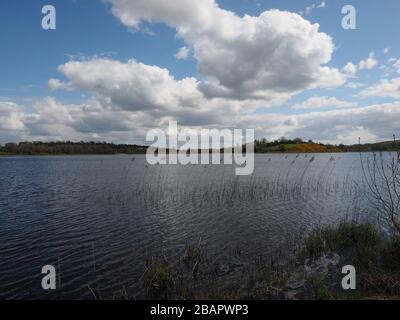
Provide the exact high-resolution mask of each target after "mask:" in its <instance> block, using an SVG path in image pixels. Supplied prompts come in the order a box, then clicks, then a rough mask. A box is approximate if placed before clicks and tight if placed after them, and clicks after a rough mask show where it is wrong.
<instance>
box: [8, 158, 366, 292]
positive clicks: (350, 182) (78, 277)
mask: <svg viewBox="0 0 400 320" xmlns="http://www.w3.org/2000/svg"><path fill="white" fill-rule="evenodd" d="M364 156H367V155H364ZM0 169H1V184H0V257H1V259H0V298H2V299H4V298H6V299H21V298H27V299H34V298H52V299H53V298H72V299H78V298H81V299H86V298H87V299H90V298H91V297H92V295H91V292H90V290H89V289H88V286H91V287H96V288H100V289H99V290H102V292H104V295H105V296H108V297H109V296H110V294H111V293H112V292H113V291H115V290H118V288H121V286H124V287H125V288H126V290H127V291H129V294H130V295H131V296H133V297H135V296H138V297H140V290H141V288H140V285H139V284H138V280H139V279H140V277H141V275H142V274H143V270H144V268H145V262H146V259H148V258H149V257H151V256H157V255H165V256H167V257H168V258H169V259H174V257H177V256H179V255H180V254H181V253H182V250H184V248H185V246H186V245H187V244H190V243H197V242H199V241H200V239H201V243H202V246H203V247H205V248H206V250H207V254H208V255H209V256H210V257H212V258H214V259H216V260H218V259H219V258H220V257H223V256H224V255H225V254H226V253H227V252H228V251H229V250H231V249H235V248H240V250H241V251H242V252H243V254H245V255H247V256H248V257H252V256H253V255H255V254H259V253H262V254H265V255H268V254H269V253H272V252H274V250H276V249H277V248H278V247H279V246H281V245H284V244H288V243H289V244H290V243H293V242H296V241H299V239H301V237H303V236H304V235H305V234H306V233H307V232H308V231H309V230H311V229H312V228H314V227H316V226H318V225H321V224H327V223H335V222H337V221H339V220H341V219H364V218H368V217H371V216H372V215H373V210H371V208H370V207H371V206H370V204H369V203H368V201H367V200H366V197H365V191H364V190H363V189H362V188H361V187H360V181H361V167H360V155H359V154H356V153H348V154H315V155H307V154H300V155H296V154H288V155H279V154H276V155H275V154H274V155H269V154H268V155H256V157H255V171H254V174H253V175H251V176H247V177H246V176H242V177H237V176H235V173H234V172H235V171H234V169H235V167H234V166H229V165H208V166H204V165H188V166H180V165H168V166H147V165H146V160H145V156H135V157H134V158H133V157H132V156H127V155H118V156H70V157H62V156H54V157H2V158H0ZM47 264H51V265H54V266H56V268H57V270H58V272H59V274H60V278H59V279H58V280H59V281H60V283H61V289H60V290H57V291H56V292H46V291H44V290H42V289H41V279H42V277H43V275H42V274H41V268H42V266H44V265H47ZM107 294H109V295H107Z"/></svg>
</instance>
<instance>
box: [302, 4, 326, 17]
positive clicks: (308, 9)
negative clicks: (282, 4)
mask: <svg viewBox="0 0 400 320" xmlns="http://www.w3.org/2000/svg"><path fill="white" fill-rule="evenodd" d="M321 8H326V1H322V2H321V3H320V4H315V3H313V4H312V5H310V6H307V7H306V8H305V9H304V11H300V14H301V15H309V14H311V12H313V11H314V9H321Z"/></svg>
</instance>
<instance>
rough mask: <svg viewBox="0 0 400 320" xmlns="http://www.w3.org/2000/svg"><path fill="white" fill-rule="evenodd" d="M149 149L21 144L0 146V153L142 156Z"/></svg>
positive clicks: (94, 144) (91, 144)
mask: <svg viewBox="0 0 400 320" xmlns="http://www.w3.org/2000/svg"><path fill="white" fill-rule="evenodd" d="M146 150H147V147H145V146H140V145H129V144H118V145H117V144H113V143H106V142H93V141H92V142H83V141H81V142H71V141H66V142H41V141H37V142H20V143H6V144H5V145H4V146H1V145H0V152H2V153H6V154H7V153H8V154H24V155H35V154H55V155H56V154H67V155H69V154H110V155H111V154H141V153H145V152H146Z"/></svg>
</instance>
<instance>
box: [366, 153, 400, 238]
mask: <svg viewBox="0 0 400 320" xmlns="http://www.w3.org/2000/svg"><path fill="white" fill-rule="evenodd" d="M367 157H368V156H367ZM360 160H361V167H362V172H363V181H364V184H365V185H366V188H367V190H368V192H367V197H368V198H369V199H370V200H371V203H372V204H373V205H374V207H375V209H376V210H377V212H378V214H379V219H380V221H381V222H383V223H384V224H385V225H386V226H387V227H389V228H390V229H391V230H392V231H393V232H394V233H395V234H397V236H400V151H397V152H396V153H382V152H379V153H376V152H374V153H373V155H372V160H371V159H370V158H367V159H366V161H365V160H364V159H363V157H362V153H361V152H360Z"/></svg>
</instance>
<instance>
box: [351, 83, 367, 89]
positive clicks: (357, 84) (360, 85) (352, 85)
mask: <svg viewBox="0 0 400 320" xmlns="http://www.w3.org/2000/svg"><path fill="white" fill-rule="evenodd" d="M365 86H366V85H365V84H364V83H360V82H349V83H347V84H346V87H348V88H350V89H359V88H362V87H365Z"/></svg>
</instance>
